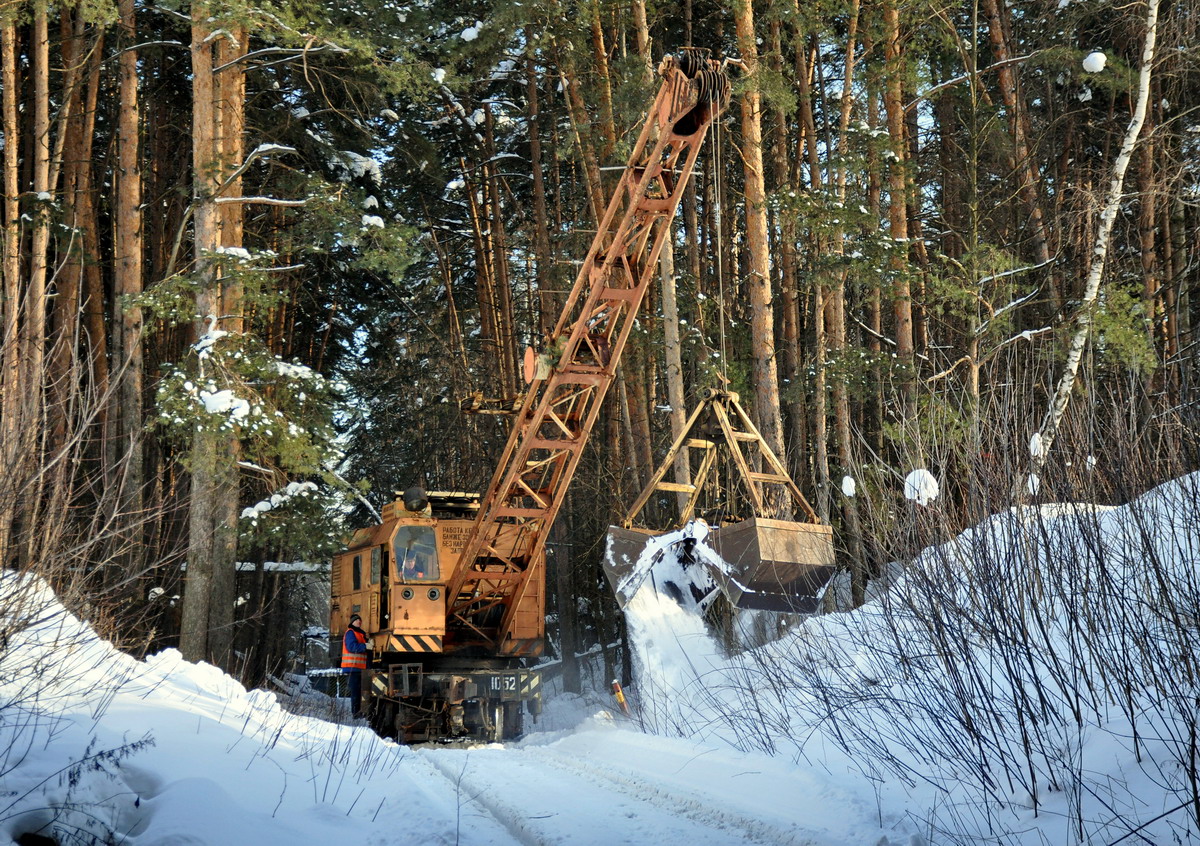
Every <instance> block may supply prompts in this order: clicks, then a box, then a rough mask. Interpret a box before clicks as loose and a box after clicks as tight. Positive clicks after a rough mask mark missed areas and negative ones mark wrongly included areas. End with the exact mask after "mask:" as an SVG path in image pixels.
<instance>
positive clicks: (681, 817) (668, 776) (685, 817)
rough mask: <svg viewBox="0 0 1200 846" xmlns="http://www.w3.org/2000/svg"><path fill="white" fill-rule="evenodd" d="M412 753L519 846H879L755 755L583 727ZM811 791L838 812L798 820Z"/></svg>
mask: <svg viewBox="0 0 1200 846" xmlns="http://www.w3.org/2000/svg"><path fill="white" fill-rule="evenodd" d="M418 755H419V757H420V758H421V759H423V761H425V762H427V763H429V764H431V765H432V767H433V768H435V769H436V770H438V771H439V772H440V773H441V774H442V775H443V776H444V777H445V778H446V780H447V781H448V782H449V787H450V789H452V790H453V791H455V795H456V797H457V802H458V805H459V810H460V812H461V814H462V816H463V818H464V820H466V821H469V824H470V826H471V827H472V828H476V827H478V826H479V823H480V822H483V821H484V820H483V819H481V818H486V821H487V822H489V823H491V822H494V823H498V824H499V825H500V826H503V828H504V829H505V830H506V831H507V832H508V833H509V834H510V835H511V838H512V840H511V841H510V842H514V843H519V844H522V845H523V846H547V845H548V844H597V846H600V844H603V846H612V844H645V843H648V842H651V841H652V842H656V843H681V844H705V846H724V844H729V846H736V844H764V845H766V844H769V846H834V844H855V843H863V844H864V846H865V844H874V843H878V842H879V835H880V832H879V830H878V829H873V830H872V831H870V832H865V831H862V829H861V828H860V829H859V830H857V831H855V830H853V829H852V828H851V829H846V828H844V827H843V826H842V825H841V824H839V823H841V822H844V821H845V820H846V815H845V809H846V807H847V805H851V804H854V800H853V798H852V797H849V796H846V795H837V794H840V791H837V792H835V791H832V790H830V789H829V788H828V787H827V786H825V785H822V784H821V783H819V782H818V781H816V780H813V779H806V778H803V777H801V778H799V779H798V778H797V776H798V773H797V770H796V768H794V767H790V766H787V765H779V766H778V767H777V766H776V762H774V761H769V760H768V761H766V762H765V763H766V764H767V766H766V767H765V768H764V759H763V758H761V757H757V756H755V757H753V758H752V759H745V760H743V759H742V756H740V755H738V754H737V753H731V752H724V751H717V750H714V749H712V748H711V747H709V748H706V749H697V748H695V747H692V746H691V745H690V744H688V743H686V742H683V741H679V740H669V739H665V738H660V737H652V736H648V735H641V734H637V733H635V732H629V731H588V732H584V733H581V734H580V733H577V734H571V735H567V736H565V737H559V738H557V739H553V740H549V741H548V740H545V739H542V738H538V737H537V736H534V737H532V738H530V739H529V740H528V741H526V742H525V743H522V744H519V745H514V746H508V747H504V746H495V745H493V746H481V747H475V748H468V749H446V748H434V747H426V748H422V749H420V750H418ZM785 775H786V777H784V776H785ZM808 782H811V783H808ZM797 788H802V790H801V794H799V795H798V791H797ZM803 788H810V789H811V792H810V791H809V790H803ZM821 794H827V798H828V799H829V800H830V801H829V803H828V804H827V806H828V807H838V806H840V807H841V809H842V812H841V813H839V814H837V815H836V818H833V817H831V818H816V819H814V818H812V817H811V816H810V817H809V818H807V819H803V820H801V819H799V818H798V814H797V812H796V809H797V807H798V806H799V804H800V803H798V802H797V800H798V799H799V798H800V795H803V796H804V798H805V799H807V800H810V801H811V800H812V799H813V798H814V797H815V796H820V795H821ZM811 807H812V806H811V805H809V808H810V809H811ZM854 816H856V817H857V816H858V815H857V814H855V815H854ZM484 827H485V828H491V826H490V825H487V826H484ZM649 833H653V837H652V838H648V834H649ZM864 838H866V839H864ZM496 842H497V843H501V842H504V841H496Z"/></svg>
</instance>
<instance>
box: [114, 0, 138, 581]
mask: <svg viewBox="0 0 1200 846" xmlns="http://www.w3.org/2000/svg"><path fill="white" fill-rule="evenodd" d="M118 9H119V14H120V30H121V41H120V45H121V47H122V48H123V49H122V51H121V52H120V53H119V54H118V60H117V61H118V77H119V80H120V95H119V99H120V111H119V112H118V116H117V173H116V183H117V191H116V202H115V204H114V207H113V215H114V228H115V235H114V242H115V243H114V250H115V255H114V256H113V265H114V268H113V293H114V298H113V299H114V303H115V304H116V309H117V312H118V313H117V314H116V315H115V316H114V321H113V326H114V333H113V334H114V345H113V346H114V349H115V352H116V355H117V363H118V366H121V367H123V368H124V372H123V373H122V376H121V383H120V390H119V391H118V392H117V398H118V407H117V409H116V412H117V413H116V415H114V417H115V418H116V419H117V420H119V424H118V427H119V432H120V434H119V437H120V439H121V441H122V443H123V444H124V452H125V459H124V461H123V462H122V465H123V466H124V468H125V479H124V481H123V484H122V487H121V490H122V492H123V497H122V502H121V511H122V514H123V517H122V522H123V523H124V524H125V525H126V526H127V527H128V529H127V531H126V543H127V549H128V561H127V562H126V563H127V572H130V573H137V572H140V571H141V569H142V566H143V561H142V555H143V553H144V550H145V546H144V544H143V542H142V537H143V536H142V530H141V526H142V515H143V512H144V508H145V506H144V502H143V488H144V486H145V464H144V458H143V455H142V436H141V432H142V426H143V416H144V412H143V410H142V378H143V364H142V338H141V336H142V314H141V309H140V308H138V307H137V306H136V305H132V304H130V303H129V300H131V299H132V298H134V297H136V296H138V295H139V294H141V292H142V246H143V236H142V210H141V206H142V171H141V144H140V138H139V132H140V115H141V112H140V109H139V104H138V70H137V65H138V53H137V50H136V49H135V48H134V47H133V45H135V44H136V43H137V26H136V21H135V19H134V0H119V3H118Z"/></svg>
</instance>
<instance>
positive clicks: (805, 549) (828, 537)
mask: <svg viewBox="0 0 1200 846" xmlns="http://www.w3.org/2000/svg"><path fill="white" fill-rule="evenodd" d="M706 543H707V544H708V545H709V546H710V547H711V548H712V549H713V551H714V552H716V553H717V555H719V556H720V557H721V558H722V559H723V560H724V561H725V562H727V563H728V564H729V567H730V569H729V571H728V573H721V572H717V573H714V574H713V575H714V578H715V579H716V581H717V583H718V584H720V585H721V588H722V589H723V590H724V591H725V595H726V596H728V597H729V601H730V602H732V603H733V604H734V605H736V606H737V607H738V608H752V609H755V610H759V611H786V612H793V613H800V614H811V613H813V612H815V611H817V610H818V609H819V608H820V602H821V595H822V593H823V592H824V589H825V585H827V584H828V583H829V580H830V579H831V578H833V571H834V556H833V529H832V527H830V526H828V525H826V524H814V523H795V522H792V521H790V520H768V519H766V518H763V517H751V518H750V519H749V520H743V521H742V522H740V523H729V524H726V525H724V526H721V527H720V528H718V529H715V530H714V531H713V532H711V533H710V534H709V536H708V538H707V540H706Z"/></svg>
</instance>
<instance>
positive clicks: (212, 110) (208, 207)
mask: <svg viewBox="0 0 1200 846" xmlns="http://www.w3.org/2000/svg"><path fill="white" fill-rule="evenodd" d="M209 24H210V21H209V19H208V9H207V7H205V6H204V5H201V4H196V5H195V6H193V8H192V45H191V49H192V166H193V204H194V214H193V237H194V241H195V243H194V249H195V268H196V269H195V275H196V277H197V279H198V280H199V283H198V287H197V291H196V313H197V315H198V316H199V322H198V323H197V324H196V327H195V331H196V335H197V336H199V335H201V334H203V333H204V332H206V331H207V330H208V327H209V326H210V325H211V324H213V323H215V320H216V319H218V318H219V317H220V316H221V314H222V313H223V311H224V309H225V308H226V307H229V306H231V305H232V306H234V307H237V304H236V303H231V302H229V301H226V300H223V295H222V291H221V280H220V278H219V272H218V271H219V267H218V265H217V263H216V262H215V261H214V260H213V255H214V254H215V253H216V252H217V250H218V248H219V247H221V246H222V234H221V226H222V210H221V207H220V205H218V204H217V202H216V200H217V195H218V193H219V190H220V185H221V178H222V173H223V172H224V170H225V168H224V167H223V165H224V164H227V163H226V162H224V155H225V147H224V144H225V143H226V142H225V138H226V136H227V135H228V133H229V132H230V131H231V127H232V126H240V123H238V120H237V119H236V118H234V117H231V116H228V115H222V112H221V110H222V108H224V109H227V108H228V104H227V103H225V104H223V105H222V106H221V107H218V105H217V98H218V96H220V95H221V94H222V92H221V91H220V90H219V89H218V85H217V82H216V79H215V78H214V75H213V67H214V61H215V58H216V55H215V54H216V49H215V47H214V45H213V41H214V38H213V34H212V32H211V29H210V26H209ZM220 37H222V38H227V37H229V34H228V33H222V34H221V36H220ZM234 72H236V71H234ZM237 117H238V118H240V115H239V116H237ZM232 131H236V130H232ZM233 314H235V315H236V314H238V312H237V311H234V312H233ZM235 320H236V318H235ZM236 457H237V445H236V443H235V441H234V439H233V438H232V437H231V436H230V435H229V434H221V433H218V432H213V431H210V430H209V429H207V428H199V429H197V432H196V434H195V436H194V438H193V441H192V491H191V509H190V512H189V523H188V573H187V588H186V590H185V592H184V601H183V621H182V623H181V632H180V651H181V652H183V655H184V657H185V658H187V659H188V660H189V661H199V660H208V661H211V662H212V663H214V664H216V665H217V666H219V667H222V668H224V669H230V668H231V661H232V652H231V647H232V643H233V599H234V578H235V571H234V560H235V558H236V552H237V522H236V519H235V520H234V521H233V522H232V523H231V522H230V521H229V514H230V510H231V506H230V502H233V503H234V504H235V505H236V503H237V498H238V487H237V465H236V463H235V462H236Z"/></svg>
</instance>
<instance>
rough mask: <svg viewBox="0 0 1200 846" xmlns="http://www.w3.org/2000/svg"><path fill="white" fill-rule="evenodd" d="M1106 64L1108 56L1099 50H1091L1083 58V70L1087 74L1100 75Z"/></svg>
mask: <svg viewBox="0 0 1200 846" xmlns="http://www.w3.org/2000/svg"><path fill="white" fill-rule="evenodd" d="M1107 63H1108V56H1106V55H1104V54H1103V53H1101V52H1100V51H1099V50H1093V51H1092V52H1091V53H1088V54H1087V55H1086V56H1084V57H1083V69H1084V70H1085V71H1087V72H1088V73H1100V71H1102V70H1104V66H1105V65H1106V64H1107Z"/></svg>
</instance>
